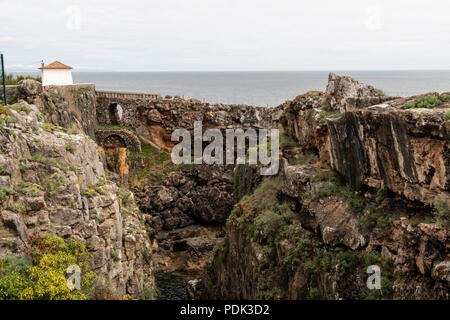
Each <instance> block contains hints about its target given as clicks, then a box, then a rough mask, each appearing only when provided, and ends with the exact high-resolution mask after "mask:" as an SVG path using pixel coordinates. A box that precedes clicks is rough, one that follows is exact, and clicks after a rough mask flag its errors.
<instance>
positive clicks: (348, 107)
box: [0, 74, 450, 299]
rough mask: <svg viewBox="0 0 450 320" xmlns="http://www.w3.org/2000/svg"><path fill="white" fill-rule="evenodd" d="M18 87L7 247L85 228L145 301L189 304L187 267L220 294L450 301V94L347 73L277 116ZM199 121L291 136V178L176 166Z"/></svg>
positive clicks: (5, 172) (86, 238)
mask: <svg viewBox="0 0 450 320" xmlns="http://www.w3.org/2000/svg"><path fill="white" fill-rule="evenodd" d="M16 97H17V99H19V100H20V102H19V103H17V104H15V105H12V106H8V107H3V109H1V112H0V113H1V115H0V117H1V122H0V124H1V127H0V128H1V129H0V131H1V134H0V139H1V141H0V142H1V144H0V146H1V154H0V197H1V198H0V200H1V208H2V209H1V220H0V255H5V254H7V253H8V254H9V253H12V254H15V255H24V254H25V253H27V252H28V250H29V247H30V242H32V240H33V239H34V237H35V236H34V235H36V234H38V235H47V234H54V235H58V236H60V237H62V238H66V239H69V238H75V239H78V240H80V241H81V242H82V243H84V244H86V246H87V248H88V251H89V253H90V254H91V255H92V260H91V265H92V269H93V270H94V271H95V272H96V273H97V275H98V276H99V278H100V279H104V281H103V282H104V283H109V284H110V286H111V287H113V288H114V289H115V290H117V291H118V293H120V295H124V294H131V295H132V296H133V297H139V298H144V297H147V298H149V297H152V296H154V293H155V287H156V286H159V288H160V289H161V292H160V297H169V298H183V297H185V295H184V294H183V292H182V291H183V290H184V289H183V286H184V285H185V283H183V282H181V283H180V280H179V278H180V277H181V278H182V279H183V280H182V281H187V280H189V279H192V278H197V279H196V280H192V281H190V282H189V285H188V287H187V289H188V294H189V296H190V297H196V298H198V297H201V298H207V299H317V298H322V299H378V298H387V299H392V298H393V299H448V298H449V297H448V280H449V276H450V275H449V270H450V266H449V261H450V259H449V254H448V252H449V250H448V249H449V243H448V236H449V205H450V200H449V164H450V160H449V150H448V149H449V144H448V142H449V134H448V132H449V125H450V95H449V94H437V93H429V94H425V95H421V96H417V97H410V98H395V97H387V96H385V95H384V94H383V93H382V92H381V91H379V90H377V89H375V88H373V87H371V86H369V85H366V84H362V83H360V82H358V81H356V80H354V79H352V78H349V77H341V76H337V75H334V74H331V75H330V77H329V83H328V86H327V88H326V91H324V92H322V91H312V92H308V93H306V94H303V95H300V96H298V97H296V98H295V99H293V100H292V101H287V102H286V103H284V104H282V105H280V106H278V107H276V108H258V107H253V106H244V105H224V104H209V103H204V102H200V101H197V100H193V99H189V100H184V99H181V98H177V97H175V98H172V97H165V98H161V97H155V98H152V99H150V100H148V99H137V100H130V99H125V98H118V99H115V100H114V99H110V98H107V97H106V96H102V97H96V94H95V90H94V88H92V87H83V86H81V87H78V86H75V87H72V86H68V87H50V88H45V89H44V90H42V88H41V87H40V86H39V85H38V84H36V83H33V82H29V81H25V82H22V83H21V84H20V85H19V86H18V91H17V94H16ZM119 105H120V106H121V108H122V110H121V114H120V115H119V112H118V106H119ZM194 121H202V123H203V131H205V130H206V129H209V128H218V129H219V130H221V131H222V132H225V130H226V129H230V128H244V129H247V128H254V129H258V128H279V129H280V131H281V133H282V134H281V136H280V146H281V149H282V150H281V151H282V152H281V159H280V163H281V168H280V172H279V174H278V175H277V176H274V177H269V178H265V179H264V178H263V176H261V174H260V169H261V167H260V166H259V165H238V166H234V165H174V164H173V163H172V162H171V159H170V151H171V149H172V147H173V145H174V142H172V141H170V136H171V133H172V132H173V131H174V130H175V129H179V128H184V129H187V130H189V131H190V132H191V134H192V133H193V129H194ZM91 138H95V139H96V142H94V141H93V140H92V139H91ZM204 146H205V145H204ZM119 186H120V187H119ZM30 239H31V240H30ZM373 265H377V266H379V267H380V268H381V285H382V287H381V289H379V290H369V289H368V288H367V286H366V279H367V277H368V275H367V274H366V270H367V268H368V267H369V266H373ZM155 273H156V274H157V276H156V279H157V281H155V277H154V276H155ZM175 278H176V279H175ZM158 279H159V280H158ZM157 282H159V283H157ZM180 292H181V293H180Z"/></svg>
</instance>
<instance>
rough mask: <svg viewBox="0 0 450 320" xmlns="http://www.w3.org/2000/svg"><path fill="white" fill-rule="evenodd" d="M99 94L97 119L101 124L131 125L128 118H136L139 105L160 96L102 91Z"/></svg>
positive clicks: (143, 104) (97, 93)
mask: <svg viewBox="0 0 450 320" xmlns="http://www.w3.org/2000/svg"><path fill="white" fill-rule="evenodd" d="M96 95H97V120H98V123H99V124H100V125H128V126H129V125H130V124H129V123H126V122H129V121H126V120H125V119H126V118H134V117H135V113H136V112H137V109H138V108H139V107H143V106H146V105H148V104H149V103H151V102H152V101H156V100H158V99H159V98H160V96H159V95H157V94H149V93H139V92H123V91H101V90H96Z"/></svg>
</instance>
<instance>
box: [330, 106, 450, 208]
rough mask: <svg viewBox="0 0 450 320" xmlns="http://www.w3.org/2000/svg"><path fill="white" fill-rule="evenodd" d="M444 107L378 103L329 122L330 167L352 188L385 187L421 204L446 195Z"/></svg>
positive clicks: (448, 163)
mask: <svg viewBox="0 0 450 320" xmlns="http://www.w3.org/2000/svg"><path fill="white" fill-rule="evenodd" d="M449 107H450V106H449ZM449 107H447V108H439V109H431V110H430V109H410V110H398V109H397V108H395V107H393V106H389V105H383V106H374V107H370V108H367V109H365V110H362V111H352V112H347V113H345V114H344V116H343V117H342V118H340V119H336V120H330V121H329V122H328V128H329V139H330V155H331V163H332V166H333V168H335V169H336V171H337V172H339V173H340V174H341V175H342V176H343V177H344V178H345V180H346V181H347V182H348V183H349V184H350V185H352V186H353V187H355V188H358V187H360V186H361V185H363V184H364V185H367V186H369V187H372V188H381V189H389V190H390V191H392V192H395V193H397V194H400V195H402V196H404V197H406V198H407V199H409V200H416V201H420V202H423V203H427V204H431V203H432V202H433V201H434V200H435V198H436V197H446V198H449V196H450V194H449V191H450V189H449V188H450V183H449V182H450V180H449V179H450V174H449V172H450V151H449V150H450V149H449V139H450V136H449V129H450V123H449V121H445V120H444V114H445V112H446V111H448V110H450V109H449Z"/></svg>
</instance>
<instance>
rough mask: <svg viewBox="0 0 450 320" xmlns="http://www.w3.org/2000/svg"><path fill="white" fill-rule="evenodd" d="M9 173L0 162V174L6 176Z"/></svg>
mask: <svg viewBox="0 0 450 320" xmlns="http://www.w3.org/2000/svg"><path fill="white" fill-rule="evenodd" d="M8 174H9V173H8V171H6V169H5V165H4V164H3V163H2V164H0V176H7V175H8Z"/></svg>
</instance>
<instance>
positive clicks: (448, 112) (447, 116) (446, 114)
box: [444, 111, 450, 120]
mask: <svg viewBox="0 0 450 320" xmlns="http://www.w3.org/2000/svg"><path fill="white" fill-rule="evenodd" d="M444 119H445V120H450V111H447V112H446V113H445V114H444Z"/></svg>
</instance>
